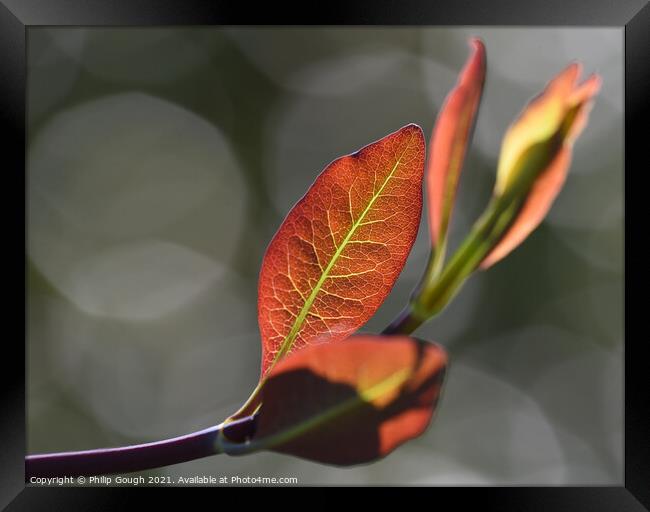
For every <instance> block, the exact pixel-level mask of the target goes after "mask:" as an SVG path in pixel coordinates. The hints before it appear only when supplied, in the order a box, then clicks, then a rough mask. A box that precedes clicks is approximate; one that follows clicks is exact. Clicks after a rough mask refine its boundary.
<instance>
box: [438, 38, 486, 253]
mask: <svg viewBox="0 0 650 512" xmlns="http://www.w3.org/2000/svg"><path fill="white" fill-rule="evenodd" d="M471 44H472V47H473V52H472V55H471V56H470V57H469V59H468V61H467V63H466V64H465V67H464V68H463V70H462V71H461V73H460V76H459V77H458V82H457V84H456V87H455V88H454V89H453V90H452V91H451V92H450V93H449V95H448V96H447V98H446V99H445V103H444V104H443V106H442V108H441V109H440V113H439V114H438V119H437V121H436V124H435V127H434V129H433V134H432V136H431V144H430V147H431V153H430V155H429V159H428V162H427V171H426V176H427V195H428V207H429V228H430V230H431V241H432V242H433V244H434V245H438V244H440V243H441V242H442V239H444V237H445V235H446V233H447V228H448V226H449V221H450V218H451V212H452V209H453V205H454V200H455V197H456V190H457V187H458V178H459V176H460V172H461V170H462V167H463V161H464V159H465V153H466V151H467V146H468V144H469V139H470V137H471V134H472V129H473V127H474V122H475V119H476V114H477V112H478V107H479V103H480V101H481V94H482V92H483V83H484V81H485V46H484V45H483V43H482V42H481V40H480V39H477V38H474V39H472V40H471Z"/></svg>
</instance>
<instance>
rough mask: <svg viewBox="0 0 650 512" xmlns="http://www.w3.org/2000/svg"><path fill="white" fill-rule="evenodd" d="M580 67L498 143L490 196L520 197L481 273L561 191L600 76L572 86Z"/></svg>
mask: <svg viewBox="0 0 650 512" xmlns="http://www.w3.org/2000/svg"><path fill="white" fill-rule="evenodd" d="M580 71H581V67H580V65H579V64H577V63H573V64H571V65H570V66H568V67H567V68H566V69H565V70H564V71H562V72H561V73H560V74H558V75H557V76H556V77H555V78H554V79H553V80H551V81H550V82H549V84H548V85H547V87H546V89H545V90H544V91H543V92H542V94H540V95H539V96H538V97H537V98H535V99H534V100H533V101H531V103H530V104H529V105H528V106H527V107H526V108H525V109H524V111H523V112H522V113H521V115H520V116H519V118H518V119H517V120H516V121H515V122H514V123H513V124H512V125H511V126H510V128H509V129H508V131H507V132H506V135H505V136H504V139H503V144H502V146H501V155H500V158H499V167H498V170H497V182H496V185H495V190H494V193H495V196H496V197H503V196H505V195H507V194H513V195H517V194H518V193H519V192H517V191H516V190H517V189H518V190H519V191H523V193H524V194H526V195H525V198H524V199H523V202H522V206H521V208H520V209H519V212H518V213H517V216H516V217H515V219H514V221H512V223H511V225H510V227H509V228H508V230H507V231H506V233H505V235H503V237H501V239H500V241H499V243H498V244H496V246H495V247H494V248H493V249H492V250H491V252H490V253H489V254H488V255H487V256H486V258H485V259H484V260H483V261H482V263H481V265H480V266H481V268H483V269H485V268H488V267H490V266H491V265H493V264H494V263H496V262H497V261H499V260H500V259H502V258H503V257H505V256H506V255H507V254H508V253H510V252H511V251H512V250H513V249H515V248H516V247H517V246H518V245H519V244H520V243H521V242H522V241H523V240H525V239H526V237H528V235H529V234H530V233H531V232H532V231H533V230H534V229H535V228H536V227H537V226H538V225H539V224H540V222H541V221H542V220H543V219H544V217H546V214H547V213H548V211H549V209H550V208H551V205H552V204H553V201H554V200H555V198H556V197H557V195H558V194H559V192H560V190H561V189H562V185H563V184H564V181H565V179H566V175H567V172H568V169H569V165H570V163H571V153H572V148H573V143H574V142H575V140H576V138H577V137H578V136H579V135H580V132H581V131H582V130H583V128H584V127H585V125H586V123H587V116H588V114H589V110H590V108H591V103H592V100H593V98H594V96H595V95H596V94H597V93H598V90H599V88H600V77H598V76H596V75H592V76H590V77H589V78H587V79H586V80H585V81H584V82H582V83H581V84H577V80H578V77H579V76H580Z"/></svg>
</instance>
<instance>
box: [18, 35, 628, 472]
mask: <svg viewBox="0 0 650 512" xmlns="http://www.w3.org/2000/svg"><path fill="white" fill-rule="evenodd" d="M471 35H477V36H480V37H482V38H483V40H484V41H485V43H486V46H487V52H488V78H487V83H486V87H485V92H484V97H483V102H482V106H481V111H480V115H479V120H478V124H477V127H476V132H475V136H474V144H473V146H472V149H471V152H470V154H469V156H468V158H467V162H466V166H465V171H464V174H463V175H462V178H461V183H460V191H459V199H458V205H457V207H456V210H455V213H454V219H453V228H452V229H453V235H452V245H453V244H456V243H457V242H458V240H459V239H460V237H461V236H462V235H463V234H464V233H465V232H466V231H467V229H468V227H469V226H470V224H471V223H472V222H473V220H474V219H475V218H476V217H477V216H478V215H479V213H480V212H481V210H482V208H483V207H484V206H485V204H486V202H487V200H488V197H489V195H490V190H491V187H492V184H493V180H494V174H495V168H496V162H497V157H498V152H499V145H500V140H501V137H502V135H503V133H504V131H505V129H506V128H507V126H508V124H509V123H510V121H511V120H512V119H514V117H515V116H516V115H517V114H518V112H519V111H520V110H521V109H522V107H523V106H524V104H525V103H526V102H527V101H528V100H529V99H530V98H531V97H532V96H534V95H535V94H537V93H538V92H539V91H540V90H541V89H542V88H543V86H544V84H545V83H546V82H547V81H548V80H549V79H550V78H551V77H552V76H553V75H554V74H555V73H557V72H558V71H560V70H561V69H562V68H563V67H564V66H565V65H566V64H567V63H568V62H569V61H571V60H574V59H577V60H579V61H581V62H582V63H583V64H584V66H585V71H586V72H598V73H600V74H601V75H602V77H603V88H602V92H601V94H600V95H599V97H598V99H597V102H596V104H595V107H594V109H593V112H592V116H591V121H590V124H589V126H588V127H587V129H586V131H585V132H584V134H583V135H582V137H581V139H580V140H579V141H578V143H577V145H576V150H575V158H574V162H573V165H572V168H571V172H570V175H569V177H568V180H567V183H566V186H565V188H564V190H563V191H562V193H561V194H560V196H559V198H558V199H557V201H556V203H555V205H554V207H553V209H552V210H551V212H550V214H549V215H548V217H547V219H546V220H545V221H544V223H543V224H542V225H541V226H540V228H539V229H538V230H537V231H536V232H535V233H534V234H533V235H532V236H531V237H530V238H529V239H528V240H527V241H526V242H525V243H524V244H523V245H522V246H521V247H520V248H519V249H517V250H516V251H515V252H514V253H513V254H511V255H510V256H509V257H508V258H507V259H506V260H504V261H503V262H502V263H500V264H498V265H497V266H496V267H495V268H493V269H491V270H490V271H489V272H485V273H480V274H478V275H476V276H475V277H473V278H472V279H471V280H470V282H469V283H468V284H467V285H466V286H465V287H464V289H463V290H462V292H461V294H460V295H459V296H458V297H457V299H456V300H455V301H454V302H453V303H452V304H451V305H450V306H449V307H448V308H447V310H445V311H444V313H443V314H442V315H441V316H440V317H438V318H437V319H435V320H434V321H431V322H430V323H429V324H427V325H425V326H424V327H422V328H421V329H420V330H419V331H417V334H418V335H419V337H422V338H427V339H431V340H435V341H437V342H439V343H441V344H443V345H444V346H445V347H446V348H447V349H448V351H449V352H450V355H451V358H452V366H451V369H450V372H449V374H448V381H447V384H446V390H445V394H444V397H443V400H442V402H441V404H440V407H439V409H438V412H437V417H436V418H435V421H434V422H433V423H432V425H431V426H430V428H429V429H428V431H427V432H426V433H425V434H424V435H423V436H421V437H420V438H418V439H416V440H413V441H411V442H409V443H407V444H406V445H404V446H402V447H401V448H399V449H398V450H397V451H396V452H394V453H393V454H391V455H390V456H388V457H387V458H385V459H383V460H381V461H379V462H377V463H374V464H371V465H367V466H360V467H355V468H349V469H341V468H334V467H329V466H324V465H320V464H315V463H311V462H307V461H302V460H299V459H295V458H291V457H288V456H283V455H276V454H271V453H262V454H257V455H253V456H248V457H242V458H232V457H228V456H224V455H221V456H216V457H211V458H207V459H203V460H200V461H195V462H189V463H185V464H180V465H176V466H172V467H166V468H161V469H158V470H155V471H151V472H146V473H144V474H158V475H173V476H178V475H184V476H192V475H197V474H198V475H204V474H205V475H216V476H222V475H223V476H226V475H240V476H247V475H251V476H256V475H259V476H278V477H280V476H295V477H298V479H299V482H300V483H301V484H447V485H455V484H457V485H467V484H476V485H492V484H545V485H548V484H551V485H552V484H573V485H588V484H621V483H622V479H623V466H622V457H623V433H622V425H623V387H622V382H623V380H622V379H623V360H622V355H623V326H622V314H623V309H622V308H623V296H622V292H623V188H622V184H623V167H622V164H623V135H622V133H623V68H622V55H623V32H622V30H621V29H603V28H598V29H591V28H589V29H586V28H562V29H556V28H481V27H474V28H472V27H466V28H309V29H303V28H268V29H267V28H264V29H259V28H230V29H220V28H207V27H206V28H189V29H176V28H171V29H168V28H165V29H158V28H155V29H153V28H147V29H142V28H120V29H113V28H111V29H103V28H101V29H100V28H91V29H82V28H56V29H50V28H29V30H28V65H29V68H28V96H29V103H28V131H29V133H28V176H27V183H28V193H27V203H28V207H27V208H28V211H27V215H28V244H29V245H28V256H29V260H28V270H29V276H28V277H29V280H28V340H27V354H28V381H27V385H28V403H27V405H28V451H29V452H30V453H36V452H47V451H63V450H78V449H88V448H97V447H104V446H119V445H124V444H130V443H140V442H147V441H153V440H157V439H160V438H164V437H170V436H176V435H180V434H184V433H187V432H189V431H193V430H196V429H201V428H205V427H207V426H210V425H213V424H215V423H217V422H219V421H220V420H222V419H223V418H224V417H225V416H227V415H228V414H229V413H232V412H233V411H234V410H235V409H236V408H237V407H238V405H239V404H240V403H241V402H242V401H243V400H244V399H245V398H246V397H247V396H248V394H249V393H250V391H251V390H252V389H253V387H254V385H255V383H256V381H257V377H258V372H259V362H260V348H259V343H260V342H259V337H258V332H257V325H256V309H255V305H256V286H257V275H258V269H259V266H260V262H261V259H262V256H263V253H264V250H265V247H266V245H267V243H268V242H269V240H270V239H271V237H272V235H273V233H274V232H275V230H276V229H277V228H278V226H279V225H280V223H281V221H282V219H283V217H284V216H285V215H286V213H287V212H288V211H289V209H290V208H291V206H292V205H293V204H294V203H295V202H296V201H297V200H298V199H299V198H300V197H301V196H302V195H303V194H304V192H305V191H306V189H307V187H308V186H309V184H310V183H311V182H312V181H313V180H314V179H315V177H316V176H317V174H318V173H319V172H320V170H321V169H322V168H323V167H324V166H325V165H326V164H327V163H329V162H330V161H331V160H333V159H334V158H336V157H338V156H341V155H343V154H347V153H350V152H352V151H354V150H356V149H358V148H360V147H362V146H364V145H366V144H368V143H370V142H372V141H374V140H376V139H378V138H380V137H382V136H384V135H386V134H388V133H390V132H392V131H394V130H396V129H398V128H400V127H401V126H403V125H405V124H407V123H409V122H415V123H418V124H420V125H421V126H422V127H423V129H424V130H425V132H426V133H427V134H428V133H430V132H431V129H432V127H433V123H434V120H435V116H436V114H437V111H438V109H439V107H440V105H441V103H442V101H443V99H444V97H445V95H446V93H447V92H448V91H449V89H450V88H451V87H452V85H453V84H454V82H455V80H456V75H457V72H458V70H459V69H460V68H461V67H462V65H463V63H464V61H465V59H466V57H467V55H468V52H469V47H468V45H467V39H468V37H469V36H471ZM428 245H429V238H428V230H427V226H426V220H424V221H423V223H422V228H421V230H420V236H419V237H418V241H417V243H416V245H415V247H414V249H413V251H412V254H411V256H410V258H409V260H408V263H407V266H406V268H405V270H404V272H403V274H402V276H401V277H400V279H399V281H398V283H397V285H396V286H395V289H394V291H393V293H392V295H391V296H390V297H389V299H388V300H387V301H386V302H385V304H384V305H383V306H382V308H381V309H380V311H379V312H378V313H377V315H376V316H375V318H373V319H372V320H371V321H370V323H369V324H368V325H367V326H366V328H365V330H368V331H375V332H376V331H378V330H381V329H382V328H383V327H384V326H385V325H386V324H387V323H388V322H389V321H390V320H391V319H392V318H393V316H394V315H395V314H396V313H397V312H398V311H399V310H400V309H401V307H402V305H403V304H404V303H405V301H406V300H407V298H408V296H409V293H410V290H411V289H412V288H413V286H414V285H415V284H416V282H417V280H418V278H419V276H420V273H421V271H422V269H423V268H424V265H425V263H426V259H427V252H428Z"/></svg>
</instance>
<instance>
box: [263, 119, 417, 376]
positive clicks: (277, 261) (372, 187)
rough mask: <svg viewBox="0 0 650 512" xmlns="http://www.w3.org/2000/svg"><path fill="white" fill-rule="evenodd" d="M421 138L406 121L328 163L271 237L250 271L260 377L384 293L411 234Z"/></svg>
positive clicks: (338, 333) (351, 326)
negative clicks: (254, 273)
mask: <svg viewBox="0 0 650 512" xmlns="http://www.w3.org/2000/svg"><path fill="white" fill-rule="evenodd" d="M423 171H424V136H423V134H422V130H421V129H420V127H418V126H416V125H413V124H411V125H407V126H405V127H404V128H402V129H400V130H399V131H397V132H394V133H392V134H390V135H388V136H386V137H384V138H383V139H381V140H379V141H377V142H374V143H372V144H370V145H368V146H366V147H364V148H363V149H361V150H360V151H358V152H356V153H353V154H351V155H348V156H344V157H342V158H339V159H337V160H335V161H333V162H332V163H331V164H329V165H328V166H327V167H326V168H325V170H324V171H323V172H322V173H321V175H320V176H319V177H318V178H317V179H316V181H315V182H314V184H313V185H312V186H311V188H310V189H309V191H308V192H307V194H306V195H305V196H304V197H303V198H302V199H301V200H300V201H299V202H298V204H296V206H294V207H293V209H292V210H291V211H290V212H289V214H288V215H287V218H286V219H285V220H284V222H283V224H282V226H281V227H280V229H279V230H278V232H277V233H276V235H275V236H274V238H273V240H272V241H271V243H270V245H269V247H268V249H267V251H266V254H265V256H264V261H263V263H262V269H261V272H260V279H259V289H258V321H259V327H260V333H261V338H262V376H264V375H265V374H266V373H267V372H268V370H269V369H270V368H271V367H272V366H273V365H274V364H275V363H276V362H277V361H279V360H280V359H281V358H282V357H283V356H284V355H286V354H288V353H289V352H291V351H294V350H296V349H300V348H303V347H305V346H307V345H311V344H313V343H319V342H325V341H326V342H335V341H340V340H342V339H344V338H347V337H348V336H349V335H350V334H352V333H353V332H354V331H356V330H357V329H358V328H359V327H361V326H362V325H363V324H364V323H365V322H366V321H367V320H368V319H369V318H370V317H371V316H372V315H373V314H374V313H375V311H376V310H377V308H378V307H379V306H380V305H381V303H382V302H383V301H384V299H385V298H386V296H387V295H388V293H389V292H390V290H391V289H392V287H393V285H394V283H395V280H396V279H397V277H398V275H399V274H400V272H401V270H402V268H403V266H404V263H405V262H406V258H407V256H408V254H409V252H410V250H411V247H412V245H413V242H414V241H415V237H416V235H417V231H418V226H419V223H420V215H421V211H422V176H423Z"/></svg>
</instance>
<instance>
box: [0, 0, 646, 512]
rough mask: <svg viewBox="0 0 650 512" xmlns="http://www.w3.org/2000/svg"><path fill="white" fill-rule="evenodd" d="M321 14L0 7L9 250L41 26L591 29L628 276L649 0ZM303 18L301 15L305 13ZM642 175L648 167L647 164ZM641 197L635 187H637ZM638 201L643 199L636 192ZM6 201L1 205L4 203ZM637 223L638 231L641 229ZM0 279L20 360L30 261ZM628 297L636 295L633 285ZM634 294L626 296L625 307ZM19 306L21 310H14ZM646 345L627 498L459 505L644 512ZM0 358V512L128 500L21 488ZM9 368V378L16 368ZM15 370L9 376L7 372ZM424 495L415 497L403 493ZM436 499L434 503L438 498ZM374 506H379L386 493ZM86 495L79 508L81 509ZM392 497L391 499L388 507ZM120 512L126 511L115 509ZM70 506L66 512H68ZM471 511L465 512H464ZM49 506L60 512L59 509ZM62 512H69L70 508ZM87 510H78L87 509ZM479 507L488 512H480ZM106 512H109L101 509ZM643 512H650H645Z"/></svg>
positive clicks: (546, 496)
mask: <svg viewBox="0 0 650 512" xmlns="http://www.w3.org/2000/svg"><path fill="white" fill-rule="evenodd" d="M327 5H328V7H327V10H326V11H322V12H319V13H318V14H315V12H316V11H315V10H309V9H308V8H307V9H305V10H304V11H300V10H293V11H292V12H291V14H286V15H285V14H281V12H280V11H278V9H277V5H275V3H274V4H273V5H269V6H268V7H263V6H262V5H260V7H259V8H258V7H257V6H256V8H255V9H250V8H249V7H248V8H247V6H246V5H243V4H242V3H241V2H240V3H237V2H225V1H222V0H219V1H216V0H215V1H213V2H205V1H203V2H202V1H200V0H140V1H138V2H133V1H132V2H128V1H127V0H121V1H117V0H0V69H2V72H1V73H0V77H1V78H0V116H1V119H2V125H3V127H4V128H5V138H4V141H5V142H6V147H3V150H4V155H5V160H4V161H5V177H9V180H10V183H9V184H8V185H7V186H5V190H6V191H9V190H12V191H13V190H22V191H23V193H22V194H18V193H14V194H12V193H8V194H5V200H4V201H2V209H3V215H2V217H0V218H2V219H10V221H9V222H8V223H7V222H6V223H5V224H4V231H5V238H4V241H5V243H6V245H7V246H10V247H12V248H15V247H23V249H24V248H25V210H24V199H25V196H24V190H25V189H24V187H25V181H24V179H25V176H24V174H23V170H24V169H25V147H26V145H25V143H26V140H25V138H26V135H25V102H26V93H25V86H26V53H25V52H26V30H27V28H28V27H30V26H37V25H53V26H56V25H68V26H70V25H86V26H87V25H130V26H134V25H160V24H165V25H195V24H201V25H210V24H248V25H250V24H285V25H286V24H301V25H309V24H320V25H323V24H355V25H356V24H375V25H392V24H413V25H421V24H425V25H582V26H585V25H589V26H618V27H621V28H622V29H624V31H625V134H626V139H625V198H626V200H625V204H626V215H625V219H626V220H625V222H626V225H625V249H626V250H625V264H626V266H628V265H630V263H631V259H630V254H631V251H630V248H631V245H632V230H631V227H632V215H631V209H630V207H631V205H632V201H631V199H632V197H633V194H634V193H635V192H634V189H633V186H632V183H633V180H634V183H636V182H637V181H638V176H634V177H633V175H632V167H633V166H634V165H635V163H637V162H639V164H641V162H642V157H643V156H644V151H645V147H646V146H647V141H646V138H647V121H646V120H647V118H648V117H647V115H648V103H649V94H648V91H650V59H648V49H649V48H650V3H648V1H647V0H619V1H618V2H611V1H608V0H591V1H590V2H589V3H588V4H587V3H585V2H580V1H579V0H546V1H543V0H535V1H529V2H525V3H523V2H519V1H517V0H491V1H490V3H489V9H488V8H487V7H486V6H487V4H486V3H482V0H455V1H445V2H426V1H425V0H404V1H402V2H400V3H399V4H396V3H394V2H391V1H390V0H364V1H357V2H354V3H352V2H343V1H332V2H329V3H328V4H327ZM305 7H308V6H307V5H306V4H305ZM645 165H647V164H645ZM637 190H638V186H637ZM636 194H637V195H638V194H639V192H638V191H637V192H636ZM7 198H8V199H9V200H6V199H7ZM634 219H635V220H634V222H635V223H637V225H638V220H637V217H634ZM5 254H6V255H7V256H8V259H9V262H8V266H7V267H5V268H8V269H12V270H10V271H9V272H7V274H9V275H10V277H12V278H13V279H14V280H15V282H12V283H11V284H12V285H13V289H12V290H11V294H10V295H9V294H7V295H6V296H7V297H11V300H8V301H7V304H6V306H5V308H7V309H5V318H9V319H11V321H12V322H13V323H14V324H15V326H16V329H15V333H16V334H15V335H14V336H13V337H9V336H7V337H6V339H5V350H6V349H7V347H9V346H12V347H15V348H16V350H17V351H18V353H19V354H20V356H18V357H24V347H23V346H22V345H21V344H20V343H19V342H18V341H17V340H19V339H20V337H21V336H22V337H23V339H25V329H26V323H25V322H24V318H25V274H24V273H23V274H21V273H20V272H15V271H13V269H17V268H21V267H22V268H23V269H24V268H25V265H26V257H25V253H24V252H22V251H20V250H15V249H14V250H12V251H5ZM634 283H635V284H634V286H635V287H636V286H641V280H640V279H638V278H637V279H635V280H634ZM630 290H631V288H630V287H627V286H626V295H625V296H626V298H627V297H628V293H629V292H630ZM16 297H19V298H21V299H22V300H16ZM626 302H627V306H628V308H626V311H625V327H626V330H627V328H628V325H630V324H629V323H630V322H631V320H632V315H631V314H628V310H629V307H630V306H631V305H632V304H631V302H630V301H629V300H627V301H626ZM643 343H645V339H643V338H642V337H636V338H634V337H631V338H630V339H627V340H626V344H625V367H626V376H625V389H626V394H625V485H624V486H622V487H591V488H589V487H588V488H577V487H559V488H558V487H531V488H523V487H518V488H510V489H501V488H484V489H474V490H473V492H466V490H463V491H462V492H457V491H458V490H456V492H454V489H446V490H444V492H451V493H453V499H454V501H455V502H456V504H459V503H464V502H466V501H467V500H471V499H472V497H474V499H475V498H478V499H477V500H476V501H477V502H478V500H480V502H479V503H480V504H481V505H480V506H481V508H483V509H486V508H487V509H488V510H500V511H511V510H513V511H514V510H518V511H523V510H526V511H529V510H530V511H542V510H543V511H547V510H554V511H565V510H566V511H571V512H577V511H581V510H585V511H589V512H597V511H603V512H604V511H620V512H623V511H642V510H648V509H650V485H648V482H650V439H649V438H648V433H650V420H649V419H648V414H647V411H648V410H649V409H650V393H649V391H648V380H647V373H646V368H645V366H646V364H647V363H646V362H645V359H644V358H642V357H639V355H638V353H639V352H640V349H641V344H643ZM10 360H11V358H10V357H9V356H5V365H4V366H5V368H4V371H3V372H2V373H1V375H2V376H1V378H2V380H3V382H2V386H1V387H0V390H1V393H2V405H3V407H2V411H3V413H2V423H1V425H0V432H1V435H0V461H1V462H2V464H1V465H0V475H2V478H1V479H0V506H2V507H5V506H7V505H8V504H9V506H8V509H9V510H41V509H44V508H47V509H61V510H68V509H73V510H77V509H85V508H88V507H91V508H92V509H93V510H98V509H102V510H103V509H112V508H113V507H111V506H110V505H109V504H110V503H111V501H112V499H111V497H110V496H109V491H111V492H110V494H111V496H113V495H115V494H116V493H115V491H118V492H117V494H120V495H122V496H123V489H115V488H113V489H110V490H108V489H85V490H84V491H82V492H80V491H79V489H75V488H61V489H49V490H47V491H46V490H41V489H36V488H32V487H25V484H24V456H25V452H26V446H25V371H24V365H16V364H15V365H11V364H8V362H9V361H10ZM12 366H13V368H11V367H12ZM12 370H13V372H12ZM411 491H416V492H430V491H427V490H425V489H410V490H409V492H411ZM441 491H443V489H439V490H436V491H434V492H441ZM377 494H379V495H380V496H381V495H384V494H386V493H385V492H378V493H377ZM81 495H83V497H81ZM392 495H393V493H391V496H392ZM119 501H120V502H121V504H122V505H123V504H124V501H123V500H119ZM72 503H74V506H73V507H70V505H71V504H72ZM470 503H471V501H470ZM55 504H56V506H55ZM66 505H67V506H66ZM84 505H85V506H84ZM486 505H488V506H487V507H486ZM107 507H108V508H107ZM646 507H647V508H646Z"/></svg>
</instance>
